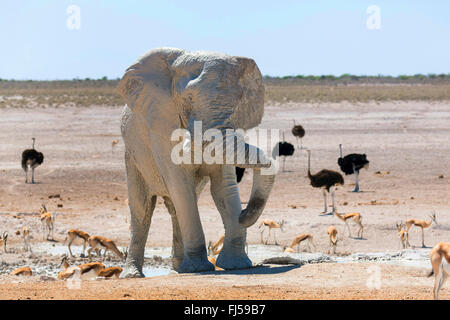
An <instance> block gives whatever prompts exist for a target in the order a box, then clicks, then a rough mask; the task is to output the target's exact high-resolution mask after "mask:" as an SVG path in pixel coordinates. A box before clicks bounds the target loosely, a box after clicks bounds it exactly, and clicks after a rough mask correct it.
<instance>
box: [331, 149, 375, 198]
mask: <svg viewBox="0 0 450 320" xmlns="http://www.w3.org/2000/svg"><path fill="white" fill-rule="evenodd" d="M339 152H340V157H339V159H338V165H339V167H340V168H341V171H342V172H344V173H345V174H346V175H349V174H354V175H355V181H356V182H355V190H353V192H359V181H358V176H359V170H361V169H362V168H365V169H366V170H367V169H368V168H369V160H367V157H366V154H360V153H350V154H348V155H346V156H345V157H342V144H339Z"/></svg>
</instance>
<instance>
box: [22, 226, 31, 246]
mask: <svg viewBox="0 0 450 320" xmlns="http://www.w3.org/2000/svg"><path fill="white" fill-rule="evenodd" d="M22 238H23V244H24V248H23V249H24V250H25V251H26V252H27V251H30V252H31V245H30V242H29V241H30V228H29V227H28V226H23V227H22Z"/></svg>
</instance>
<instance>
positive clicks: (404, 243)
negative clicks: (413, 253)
mask: <svg viewBox="0 0 450 320" xmlns="http://www.w3.org/2000/svg"><path fill="white" fill-rule="evenodd" d="M395 225H396V227H397V235H398V238H399V240H400V246H401V247H402V249H406V248H407V247H409V241H408V239H409V234H408V230H406V229H404V227H405V226H404V224H403V223H402V222H400V223H398V222H397V223H396V224H395Z"/></svg>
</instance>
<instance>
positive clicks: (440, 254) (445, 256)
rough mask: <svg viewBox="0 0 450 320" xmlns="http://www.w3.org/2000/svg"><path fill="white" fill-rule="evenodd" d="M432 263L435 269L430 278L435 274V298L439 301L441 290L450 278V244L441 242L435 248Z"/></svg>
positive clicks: (431, 252)
mask: <svg viewBox="0 0 450 320" xmlns="http://www.w3.org/2000/svg"><path fill="white" fill-rule="evenodd" d="M430 261H431V266H432V267H433V269H432V270H431V272H430V274H429V275H428V276H429V277H431V276H432V275H433V274H434V288H433V296H434V299H435V300H437V299H438V295H439V290H440V289H441V288H442V286H443V285H444V283H445V280H447V278H448V277H449V276H450V242H439V243H438V244H437V245H436V246H434V248H433V249H431V251H430Z"/></svg>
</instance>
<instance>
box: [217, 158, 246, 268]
mask: <svg viewBox="0 0 450 320" xmlns="http://www.w3.org/2000/svg"><path fill="white" fill-rule="evenodd" d="M210 178H211V194H212V197H213V199H214V202H215V204H216V206H217V209H218V210H219V212H220V215H221V217H222V221H223V224H224V227H225V239H224V243H223V249H222V251H221V252H220V254H219V257H218V258H217V263H216V264H217V266H218V267H221V268H223V269H246V268H250V267H252V262H251V261H250V259H249V258H248V256H247V254H246V253H245V243H246V236H247V229H246V228H242V227H241V226H240V225H239V215H240V214H241V210H242V207H241V199H240V196H239V189H238V187H237V183H236V173H235V169H234V167H232V166H227V165H224V166H221V169H219V170H216V171H214V172H212V173H211V174H210Z"/></svg>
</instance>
